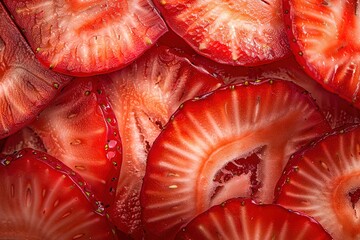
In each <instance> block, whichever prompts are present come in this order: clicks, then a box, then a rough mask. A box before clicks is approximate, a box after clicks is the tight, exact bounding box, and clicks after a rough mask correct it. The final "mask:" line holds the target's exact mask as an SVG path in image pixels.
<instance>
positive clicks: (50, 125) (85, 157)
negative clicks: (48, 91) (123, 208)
mask: <svg viewBox="0 0 360 240" xmlns="http://www.w3.org/2000/svg"><path fill="white" fill-rule="evenodd" d="M104 80H106V79H103V78H102V77H91V78H77V79H75V80H74V81H73V82H72V83H71V84H69V85H68V86H66V87H65V88H64V91H63V92H62V93H61V94H60V95H59V96H58V97H57V98H56V99H55V100H54V102H53V103H52V104H51V105H50V106H48V108H46V109H45V110H44V111H43V112H42V113H41V114H40V115H39V116H38V118H37V119H36V120H35V121H34V122H32V123H31V124H30V125H29V126H28V128H25V129H23V130H22V131H21V132H20V133H17V134H16V135H14V136H10V137H9V138H8V140H7V141H6V142H5V147H4V150H3V152H5V153H6V152H8V153H9V152H10V151H11V150H13V151H14V150H20V149H21V148H22V147H24V146H25V147H26V146H31V147H36V148H37V149H38V150H44V149H45V150H46V151H47V152H48V153H49V154H50V155H52V156H54V157H56V158H58V159H59V160H61V161H62V162H63V163H65V164H66V165H67V166H69V167H70V168H71V169H73V170H74V171H75V172H77V173H79V174H80V175H81V176H82V177H83V178H84V179H85V180H86V181H87V182H88V183H89V184H90V185H91V187H92V188H93V191H94V193H95V195H96V196H97V197H98V198H99V199H100V200H101V202H102V203H103V204H105V206H107V205H109V204H110V203H111V202H112V201H113V199H114V197H115V189H116V186H117V181H118V176H119V172H120V166H121V140H120V136H119V132H118V129H117V121H116V118H115V115H114V113H113V111H112V108H111V107H110V104H109V102H108V100H107V98H106V96H105V93H104V86H103V83H105V81H104ZM19 137H22V138H19ZM33 142H34V143H33Z"/></svg>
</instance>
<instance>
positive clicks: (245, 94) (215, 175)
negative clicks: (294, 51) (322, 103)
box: [141, 80, 330, 239]
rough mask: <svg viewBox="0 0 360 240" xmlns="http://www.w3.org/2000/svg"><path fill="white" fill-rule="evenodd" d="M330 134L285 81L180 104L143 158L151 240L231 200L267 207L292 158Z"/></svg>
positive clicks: (300, 93)
mask: <svg viewBox="0 0 360 240" xmlns="http://www.w3.org/2000/svg"><path fill="white" fill-rule="evenodd" d="M329 129H330V127H329V125H328V123H327V122H326V120H325V118H324V116H323V115H322V114H321V113H320V112H319V111H318V108H317V106H316V105H315V104H314V102H313V99H312V98H311V97H310V96H309V95H308V94H306V93H304V90H303V89H301V88H299V87H298V86H296V85H295V84H293V83H290V82H287V81H280V80H268V81H263V82H258V81H257V82H247V83H244V84H242V85H241V84H238V85H230V86H226V87H223V88H221V89H219V90H216V91H213V92H212V93H211V94H207V95H205V96H203V97H200V98H196V99H194V100H191V101H187V102H185V103H184V104H183V105H182V107H181V108H180V109H179V110H178V111H177V112H176V114H175V115H174V116H173V117H172V118H171V120H170V121H169V123H168V124H167V125H166V126H165V128H164V130H163V131H162V133H161V134H160V135H159V137H158V138H157V139H156V141H155V142H154V144H153V146H152V148H151V150H150V152H149V155H148V162H147V168H146V174H145V177H144V183H143V187H142V192H141V204H142V207H143V215H142V216H143V220H144V225H145V230H146V233H147V234H148V235H149V236H148V237H149V238H150V239H152V238H155V239H156V238H160V237H164V236H167V237H169V239H171V237H173V236H174V235H175V233H176V232H177V231H178V230H179V229H180V228H181V227H182V226H183V225H184V224H186V223H188V221H190V220H191V219H192V218H193V217H195V216H196V215H198V214H199V213H201V212H203V211H205V210H206V209H208V208H209V207H211V206H213V205H217V204H220V203H221V202H223V201H224V200H227V199H230V198H234V197H250V196H252V197H253V198H255V199H256V200H257V201H259V202H262V203H270V202H272V201H273V192H274V188H275V185H276V182H277V180H278V178H279V177H280V176H281V173H282V170H283V167H284V166H285V164H286V162H287V160H288V158H289V156H290V155H291V154H292V153H293V152H295V151H296V150H298V149H299V148H300V147H302V146H303V145H305V144H307V143H308V142H309V141H311V140H313V139H315V138H318V137H319V136H321V135H322V134H324V133H325V132H327V131H328V130H329ZM251 162H252V164H250V163H251ZM254 165H255V168H256V169H255V170H254V169H253V168H254Z"/></svg>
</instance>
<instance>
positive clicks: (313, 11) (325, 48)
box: [283, 0, 360, 107]
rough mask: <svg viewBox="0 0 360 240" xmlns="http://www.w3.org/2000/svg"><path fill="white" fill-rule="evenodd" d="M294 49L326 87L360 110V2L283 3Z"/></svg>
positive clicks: (297, 0) (293, 0)
mask: <svg viewBox="0 0 360 240" xmlns="http://www.w3.org/2000/svg"><path fill="white" fill-rule="evenodd" d="M283 5H284V6H283V8H284V12H285V22H286V25H287V26H288V29H289V30H288V35H289V39H290V41H289V42H290V45H291V49H292V50H293V52H294V54H295V56H296V58H297V61H298V62H299V63H300V64H301V65H302V66H303V67H304V69H305V71H306V72H307V73H308V74H309V75H310V76H311V77H313V78H314V79H315V80H317V81H318V82H319V83H321V84H322V85H323V86H324V88H326V89H328V90H329V91H332V92H335V93H337V94H339V95H340V96H341V97H343V98H345V99H347V100H348V101H350V102H352V103H354V105H356V106H357V107H360V103H359V96H360V92H359V87H360V85H359V83H360V75H359V74H360V72H359V70H358V68H359V66H360V60H359V57H360V54H359V51H360V48H359V41H358V40H357V38H356V37H354V36H356V35H357V33H358V32H359V31H360V26H359V24H358V13H359V2H358V1H335V2H334V1H328V0H325V1H324V0H309V1H305V2H304V1H302V0H284V4H283Z"/></svg>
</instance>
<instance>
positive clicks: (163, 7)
mask: <svg viewBox="0 0 360 240" xmlns="http://www.w3.org/2000/svg"><path fill="white" fill-rule="evenodd" d="M154 4H155V5H156V6H157V7H158V9H159V10H160V12H161V13H162V15H163V16H164V18H165V20H166V22H167V23H168V24H169V26H170V27H171V28H172V29H173V30H174V32H175V33H177V34H178V35H180V36H181V37H182V38H184V39H185V41H187V42H188V43H189V44H190V45H191V46H192V47H193V48H194V49H195V50H196V51H197V52H198V53H199V54H201V55H203V56H206V57H209V58H211V59H213V60H214V61H217V62H221V63H225V64H231V65H260V64H263V63H267V62H271V61H275V60H278V59H280V58H283V57H284V56H286V55H288V54H289V53H290V49H289V46H288V42H287V37H286V33H285V25H284V22H283V19H282V10H281V9H282V8H281V0H267V1H265V0H261V1H251V0H249V1H228V0H227V1H213V0H206V1H196V0H193V1H184V0H183V1H175V0H155V1H154Z"/></svg>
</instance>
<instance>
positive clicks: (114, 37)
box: [4, 0, 167, 76]
mask: <svg viewBox="0 0 360 240" xmlns="http://www.w3.org/2000/svg"><path fill="white" fill-rule="evenodd" d="M4 3H5V5H6V6H7V8H8V9H9V11H10V12H11V14H12V15H13V16H14V19H15V21H16V23H17V24H18V25H19V26H20V27H21V28H22V29H24V35H25V36H26V38H27V40H28V42H29V44H30V46H31V48H32V49H33V51H34V52H36V56H37V58H38V59H39V60H40V62H42V63H43V64H44V65H45V66H46V67H48V68H51V69H53V70H54V71H58V72H62V73H65V74H69V75H76V76H78V75H81V76H82V75H94V74H97V73H104V72H109V71H113V70H116V69H119V68H121V67H124V66H125V65H126V64H128V63H129V62H131V61H133V60H134V59H136V58H137V57H138V56H139V55H140V54H142V53H143V52H144V51H145V50H146V49H148V48H149V47H150V46H151V45H152V44H153V43H155V42H156V40H157V39H158V38H159V37H160V36H161V35H162V34H163V33H164V32H166V29H167V28H166V25H165V23H164V22H163V20H162V19H161V18H160V16H159V15H158V13H157V12H156V11H155V10H154V7H153V6H152V3H151V2H150V1H149V0H127V1H119V0H111V1H105V0H101V1H94V0H91V1H80V0H72V1H65V0H61V1H53V0H46V1H42V0H19V1H13V0H4Z"/></svg>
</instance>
